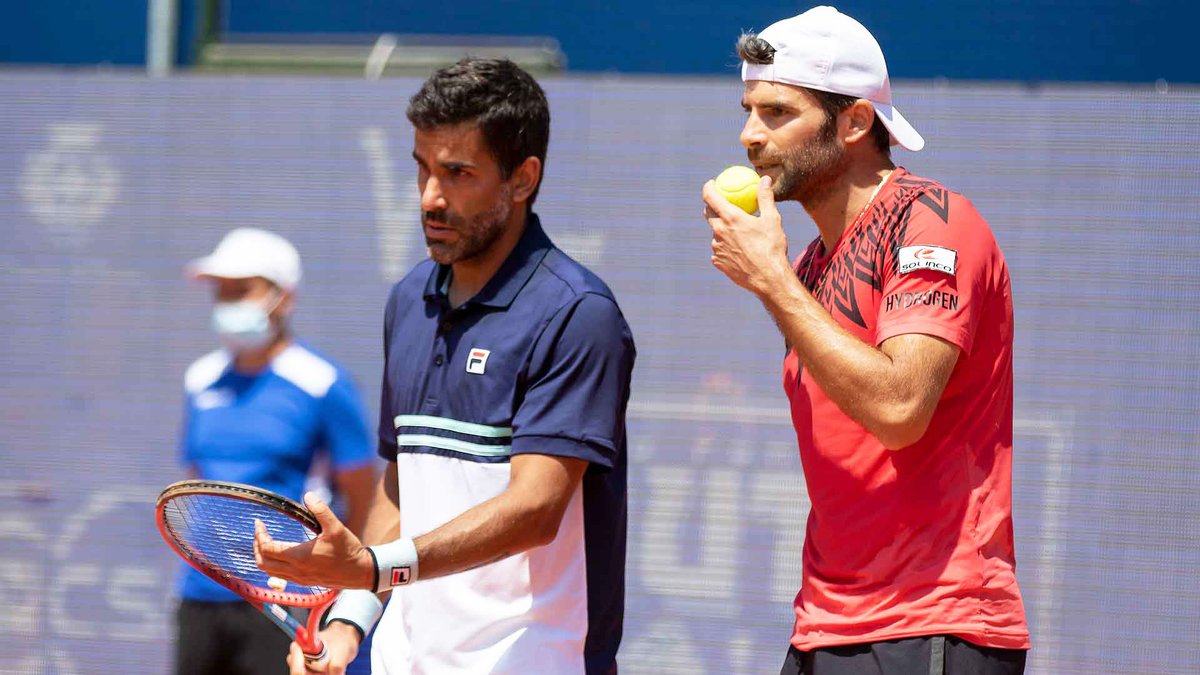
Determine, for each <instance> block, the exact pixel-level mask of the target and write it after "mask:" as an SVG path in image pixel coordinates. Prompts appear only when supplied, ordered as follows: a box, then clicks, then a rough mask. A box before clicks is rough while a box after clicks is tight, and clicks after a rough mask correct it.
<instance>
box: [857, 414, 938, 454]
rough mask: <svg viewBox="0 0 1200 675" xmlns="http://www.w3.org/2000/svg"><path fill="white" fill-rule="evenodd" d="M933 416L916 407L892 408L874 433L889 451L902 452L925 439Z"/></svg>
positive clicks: (884, 415) (882, 416)
mask: <svg viewBox="0 0 1200 675" xmlns="http://www.w3.org/2000/svg"><path fill="white" fill-rule="evenodd" d="M932 417H933V415H932V414H931V412H929V413H927V412H925V411H923V410H920V409H918V408H916V407H915V406H892V407H891V408H889V409H888V410H887V411H885V414H883V415H881V419H880V420H879V423H878V424H877V425H876V428H875V429H873V430H872V433H873V434H874V435H875V437H876V438H878V439H879V442H880V443H882V444H883V447H885V448H887V449H888V450H902V449H904V448H907V447H909V446H911V445H913V444H915V443H916V442H917V441H919V440H921V439H922V438H924V437H925V432H927V431H928V430H929V421H930V420H931V419H932Z"/></svg>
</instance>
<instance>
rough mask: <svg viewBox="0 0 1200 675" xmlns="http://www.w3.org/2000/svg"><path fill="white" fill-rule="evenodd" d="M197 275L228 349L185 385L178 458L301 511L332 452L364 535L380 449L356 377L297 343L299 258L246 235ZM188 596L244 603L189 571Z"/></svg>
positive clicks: (264, 236) (266, 236) (337, 477)
mask: <svg viewBox="0 0 1200 675" xmlns="http://www.w3.org/2000/svg"><path fill="white" fill-rule="evenodd" d="M189 271H190V273H191V274H192V275H193V276H194V277H196V278H198V279H203V280H206V281H210V282H212V286H213V291H214V297H215V301H216V304H215V306H214V309H213V315H212V327H213V329H214V330H215V331H216V332H217V334H218V335H219V336H220V338H221V342H222V344H223V348H222V349H218V350H217V351H214V352H211V353H209V354H207V355H205V356H202V357H201V358H199V359H197V360H196V361H195V362H194V363H192V365H191V366H190V367H189V368H188V370H187V374H186V375H185V377H184V388H185V396H186V403H185V415H184V424H183V431H182V437H181V448H180V450H181V454H182V459H183V462H184V463H185V465H186V466H187V467H188V470H189V472H190V473H191V474H192V475H193V477H196V478H202V479H208V480H222V481H233V482H237V483H247V484H250V485H255V486H258V487H261V488H264V489H267V490H270V491H272V492H276V493H279V494H281V495H283V496H285V497H288V498H290V499H294V500H297V501H299V500H300V499H301V497H302V494H303V491H304V489H305V481H306V478H307V477H308V474H309V472H310V469H311V468H312V465H313V461H314V459H315V458H317V457H318V455H320V454H322V453H325V454H326V458H327V460H328V461H327V463H328V465H329V466H331V467H332V469H333V483H334V488H335V489H336V490H337V492H338V493H339V494H341V495H342V496H344V497H345V503H346V511H347V513H346V514H345V516H346V518H347V520H348V521H349V524H350V527H351V529H355V530H357V529H359V528H360V527H361V524H362V522H363V521H364V519H365V517H366V509H367V506H368V504H369V502H370V498H371V496H372V495H373V493H374V481H375V476H376V472H375V461H374V452H375V448H374V441H373V439H372V438H371V434H370V432H369V431H368V427H367V423H366V415H365V411H364V407H363V405H362V401H361V399H360V397H359V395H358V392H357V391H356V389H355V386H354V383H353V382H352V381H351V379H350V377H349V375H348V373H347V372H346V371H345V370H344V369H342V368H341V367H340V366H338V365H337V364H336V363H334V362H333V361H332V360H330V359H329V358H328V357H326V356H324V355H322V354H320V353H319V352H317V351H316V350H315V349H313V348H312V347H310V346H309V345H307V344H304V343H303V342H300V341H297V340H295V339H294V338H293V337H292V335H291V331H290V330H289V327H288V318H289V317H290V316H291V312H292V310H293V307H294V293H295V289H296V286H297V284H298V283H299V281H300V275H301V273H300V260H299V254H298V253H297V252H296V250H295V248H294V247H292V245H291V244H290V243H288V242H287V241H286V240H285V239H283V238H282V237H279V236H278V235H275V234H273V233H270V232H265V231H263V230H255V229H250V228H242V229H238V230H234V231H232V232H230V233H229V234H228V235H226V237H225V238H224V239H223V240H222V241H221V243H220V244H219V245H218V246H217V249H216V250H215V251H213V253H212V255H209V256H206V257H204V258H201V259H199V260H196V261H193V262H192V263H191V264H190V265H189ZM179 590H180V596H181V598H182V599H184V600H192V601H201V602H232V601H240V598H239V597H238V596H237V595H235V594H234V593H232V592H230V591H228V590H226V589H224V588H222V587H221V586H219V585H218V584H216V583H215V582H213V581H211V580H209V579H208V578H207V577H205V576H204V575H202V574H200V573H199V572H196V571H195V570H192V569H191V568H190V567H189V568H187V571H186V573H185V574H184V576H183V579H182V581H181V585H180V589H179ZM281 658H282V657H281Z"/></svg>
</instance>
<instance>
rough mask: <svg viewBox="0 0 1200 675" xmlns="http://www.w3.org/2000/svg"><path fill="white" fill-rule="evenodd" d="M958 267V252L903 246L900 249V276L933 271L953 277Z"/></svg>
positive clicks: (948, 249) (949, 249) (938, 248)
mask: <svg viewBox="0 0 1200 675" xmlns="http://www.w3.org/2000/svg"><path fill="white" fill-rule="evenodd" d="M957 267H958V251H955V250H954V249H952V248H942V247H941V246H903V247H901V248H900V269H899V272H900V274H908V273H909V272H915V271H917V270H933V271H935V272H941V273H942V274H949V275H950V276H954V270H955V269H957Z"/></svg>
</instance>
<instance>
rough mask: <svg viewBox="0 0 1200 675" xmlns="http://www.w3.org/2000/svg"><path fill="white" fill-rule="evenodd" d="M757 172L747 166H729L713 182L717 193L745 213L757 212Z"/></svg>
mask: <svg viewBox="0 0 1200 675" xmlns="http://www.w3.org/2000/svg"><path fill="white" fill-rule="evenodd" d="M758 180H759V176H758V172H756V171H755V170H754V169H751V168H750V167H748V166H731V167H729V168H728V169H725V170H724V171H722V172H721V174H720V175H719V176H717V178H716V180H715V181H714V182H715V184H716V188H717V192H720V193H721V196H722V197H724V198H725V199H728V200H729V201H730V203H732V204H733V205H734V206H737V207H738V208H740V209H741V210H743V211H745V212H746V213H754V212H755V211H757V210H758Z"/></svg>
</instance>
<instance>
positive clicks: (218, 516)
mask: <svg viewBox="0 0 1200 675" xmlns="http://www.w3.org/2000/svg"><path fill="white" fill-rule="evenodd" d="M155 517H156V520H157V521H158V531H159V532H160V533H162V536H163V539H165V540H166V541H167V544H169V545H170V546H171V548H172V549H174V551H175V552H176V553H178V554H179V557H181V558H183V559H184V560H186V561H187V562H188V564H189V565H191V566H192V567H195V568H196V569H197V570H199V571H200V572H201V573H202V574H204V575H205V576H207V577H208V578H209V579H212V580H213V581H215V582H217V583H218V584H221V585H222V586H224V587H225V588H228V589H229V590H231V591H233V592H234V593H237V594H238V595H240V596H242V597H243V598H245V599H246V601H247V602H249V603H250V604H251V605H254V606H255V607H256V608H258V610H259V611H261V612H262V613H263V614H265V615H266V616H267V618H268V619H271V621H273V622H274V623H275V625H276V626H279V628H280V629H281V630H282V631H283V632H284V633H287V635H288V636H289V637H291V638H292V639H294V640H295V641H296V643H297V644H298V645H300V649H301V650H302V651H303V652H304V660H305V661H306V662H307V663H308V664H309V665H310V666H316V665H319V664H320V663H321V662H323V661H325V659H326V658H327V655H326V652H325V645H324V644H322V643H321V638H320V637H319V636H318V635H317V634H318V632H319V630H320V625H321V617H322V616H323V615H324V614H325V610H326V608H327V607H328V606H329V605H330V604H332V603H333V601H334V599H336V598H337V594H338V591H337V590H335V589H330V588H322V587H320V586H303V585H301V584H295V583H291V582H285V581H284V580H282V579H277V578H274V577H270V576H268V575H267V573H266V572H263V571H262V570H260V569H258V566H257V565H256V564H255V563H254V521H255V520H259V521H261V522H262V523H263V524H264V525H266V527H267V532H268V533H270V535H271V537H273V538H275V539H279V540H282V541H295V542H303V541H308V540H310V539H313V538H315V537H316V536H317V535H318V534H320V532H321V525H320V524H319V523H317V519H316V518H314V517H313V515H312V514H311V513H309V512H308V509H305V508H304V507H303V506H301V505H299V504H297V503H296V502H294V501H292V500H290V499H288V498H286V497H281V496H279V495H277V494H275V493H273V492H268V491H266V490H260V489H258V488H256V487H252V486H250V485H242V484H240V483H227V482H225V481H215V480H185V481H180V482H178V483H173V484H171V485H168V486H167V487H166V489H164V490H163V491H162V493H161V494H159V495H158V504H157V507H156V509H155ZM284 607H297V608H302V609H308V610H310V611H309V615H308V622H307V625H301V624H300V622H299V621H297V620H296V619H295V618H294V617H293V616H292V615H291V614H289V613H288V611H287V610H286V609H284Z"/></svg>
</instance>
